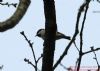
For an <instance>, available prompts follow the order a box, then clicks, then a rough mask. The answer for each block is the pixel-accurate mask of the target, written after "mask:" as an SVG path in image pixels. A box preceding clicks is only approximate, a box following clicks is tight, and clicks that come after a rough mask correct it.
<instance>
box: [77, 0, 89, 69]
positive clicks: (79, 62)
mask: <svg viewBox="0 0 100 71" xmlns="http://www.w3.org/2000/svg"><path fill="white" fill-rule="evenodd" d="M89 3H90V0H86V2H85V3H83V4H82V6H81V7H80V9H79V11H80V12H81V13H82V12H83V11H84V9H85V8H86V10H85V13H84V18H83V22H82V27H81V31H80V52H79V61H78V67H77V71H79V69H80V65H81V60H82V56H83V52H82V47H83V29H84V24H85V20H86V14H87V11H88V8H89Z"/></svg>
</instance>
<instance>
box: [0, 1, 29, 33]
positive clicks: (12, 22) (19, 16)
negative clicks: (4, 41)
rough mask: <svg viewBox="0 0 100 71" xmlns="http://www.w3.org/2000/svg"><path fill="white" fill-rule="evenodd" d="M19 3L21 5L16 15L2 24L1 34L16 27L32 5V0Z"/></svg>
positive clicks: (0, 24)
mask: <svg viewBox="0 0 100 71" xmlns="http://www.w3.org/2000/svg"><path fill="white" fill-rule="evenodd" d="M19 1H20V3H19V5H18V8H17V10H16V11H15V13H14V14H13V15H12V16H11V17H10V18H9V19H7V20H6V21H3V22H0V32H4V31H6V30H9V29H11V28H13V27H15V26H16V25H17V24H18V23H19V21H20V20H21V19H22V18H23V16H24V15H25V13H26V11H27V9H28V7H29V5H30V0H19Z"/></svg>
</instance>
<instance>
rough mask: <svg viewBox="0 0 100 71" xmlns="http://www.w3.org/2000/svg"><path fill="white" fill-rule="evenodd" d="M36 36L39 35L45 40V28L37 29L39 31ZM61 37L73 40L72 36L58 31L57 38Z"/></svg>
mask: <svg viewBox="0 0 100 71" xmlns="http://www.w3.org/2000/svg"><path fill="white" fill-rule="evenodd" d="M36 36H38V37H40V38H42V39H43V40H45V29H39V30H38V31H37V33H36ZM59 39H67V40H71V37H70V36H66V35H65V34H63V33H60V32H56V40H59Z"/></svg>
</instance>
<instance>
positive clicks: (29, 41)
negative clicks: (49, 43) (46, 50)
mask: <svg viewBox="0 0 100 71" xmlns="http://www.w3.org/2000/svg"><path fill="white" fill-rule="evenodd" d="M20 34H21V35H23V36H24V38H25V40H26V41H27V43H28V44H29V47H30V48H31V50H32V54H33V58H34V61H35V65H34V64H33V63H32V62H31V61H30V60H29V59H27V58H25V59H24V61H25V62H27V63H28V64H30V65H32V66H33V67H34V68H35V71H40V70H39V69H38V67H37V64H38V62H39V60H40V59H41V58H42V56H43V55H42V54H41V56H40V57H39V58H38V59H36V55H35V52H34V49H33V43H32V42H31V40H28V38H27V37H26V35H25V34H24V31H22V32H20Z"/></svg>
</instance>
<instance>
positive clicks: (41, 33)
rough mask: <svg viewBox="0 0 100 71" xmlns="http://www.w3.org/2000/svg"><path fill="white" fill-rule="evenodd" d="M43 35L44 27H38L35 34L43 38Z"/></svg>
mask: <svg viewBox="0 0 100 71" xmlns="http://www.w3.org/2000/svg"><path fill="white" fill-rule="evenodd" d="M44 35H45V29H39V30H38V31H37V33H36V36H38V37H41V38H43V37H44Z"/></svg>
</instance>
